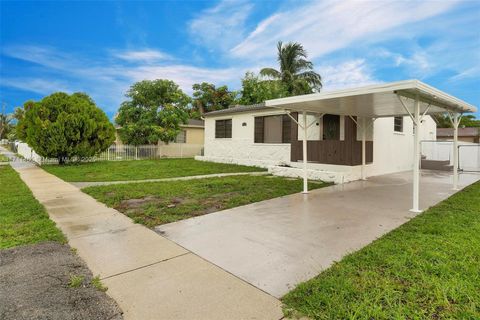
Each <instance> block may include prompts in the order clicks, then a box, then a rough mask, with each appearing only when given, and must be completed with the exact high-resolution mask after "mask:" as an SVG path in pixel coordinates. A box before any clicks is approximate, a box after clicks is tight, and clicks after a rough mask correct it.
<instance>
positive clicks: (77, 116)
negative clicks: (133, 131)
mask: <svg viewBox="0 0 480 320" xmlns="http://www.w3.org/2000/svg"><path fill="white" fill-rule="evenodd" d="M18 114H21V112H18ZM17 131H18V133H19V137H21V138H22V139H23V140H25V141H26V142H27V143H28V144H29V145H30V147H32V149H33V150H35V152H36V153H38V154H39V155H40V156H42V157H47V158H57V159H58V162H59V163H60V164H64V163H65V162H66V161H67V160H69V159H74V158H85V157H92V156H94V155H96V154H98V153H100V152H102V151H104V150H106V149H107V148H108V147H109V146H110V145H111V144H112V142H113V140H114V139H115V129H114V127H113V125H112V123H111V122H110V121H109V120H108V118H107V116H106V115H105V113H104V112H103V111H102V110H101V109H99V108H98V107H97V106H96V105H95V103H94V101H93V100H92V99H91V98H90V97H89V96H88V95H86V94H85V93H74V94H72V95H68V94H66V93H63V92H57V93H54V94H51V95H49V96H47V97H45V98H43V99H42V100H40V101H38V102H34V101H29V102H26V103H25V106H24V113H23V115H21V116H20V120H19V122H18V130H17Z"/></svg>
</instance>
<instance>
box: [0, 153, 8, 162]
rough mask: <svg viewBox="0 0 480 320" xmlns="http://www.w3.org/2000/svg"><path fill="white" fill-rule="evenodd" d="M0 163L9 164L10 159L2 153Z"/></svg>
mask: <svg viewBox="0 0 480 320" xmlns="http://www.w3.org/2000/svg"><path fill="white" fill-rule="evenodd" d="M0 162H8V157H7V156H6V155H3V154H1V153H0Z"/></svg>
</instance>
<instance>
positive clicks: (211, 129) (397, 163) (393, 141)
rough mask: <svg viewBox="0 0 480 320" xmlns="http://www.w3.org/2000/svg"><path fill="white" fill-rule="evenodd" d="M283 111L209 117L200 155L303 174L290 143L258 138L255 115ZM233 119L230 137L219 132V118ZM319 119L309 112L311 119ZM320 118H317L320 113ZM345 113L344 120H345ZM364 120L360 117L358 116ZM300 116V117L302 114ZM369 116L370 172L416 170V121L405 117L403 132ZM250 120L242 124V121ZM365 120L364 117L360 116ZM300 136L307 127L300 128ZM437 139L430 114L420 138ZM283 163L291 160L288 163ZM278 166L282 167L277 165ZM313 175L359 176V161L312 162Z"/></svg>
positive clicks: (315, 129) (314, 130) (312, 136)
mask: <svg viewBox="0 0 480 320" xmlns="http://www.w3.org/2000/svg"><path fill="white" fill-rule="evenodd" d="M274 114H283V112H282V111H275V110H268V111H262V112H244V113H236V114H230V115H224V116H218V117H207V118H206V119H205V152H204V156H203V157H196V158H197V159H199V160H205V161H213V162H222V163H235V164H243V165H254V166H259V167H266V168H269V171H270V172H271V173H273V174H275V175H281V176H288V177H300V176H302V172H303V171H302V170H301V168H302V162H290V144H268V143H254V118H255V116H266V115H274ZM220 119H232V138H231V139H216V138H215V120H220ZM314 119H315V117H314V116H310V115H309V116H308V117H307V124H310V123H311V122H312V121H313V120H314ZM317 120H318V119H317ZM343 120H344V117H341V123H344V121H343ZM359 120H360V121H361V119H359ZM300 121H301V117H300ZM371 122H372V120H371V119H369V120H368V121H366V123H367V126H368V125H370V126H368V129H367V134H366V136H367V140H369V141H371V140H373V163H371V164H367V166H366V172H367V176H376V175H382V174H388V173H393V172H401V171H407V170H412V167H413V122H412V120H411V119H410V117H408V116H406V117H404V120H403V132H402V133H397V132H394V125H393V122H394V119H393V117H392V118H379V119H377V120H375V121H374V122H373V125H371ZM244 123H245V124H246V125H245V126H243V125H242V124H244ZM359 123H361V122H359ZM320 132H322V121H319V125H318V126H317V125H316V124H313V125H312V126H311V127H310V128H309V130H308V132H307V135H308V139H309V140H320V139H322V135H321V134H320ZM298 137H299V139H302V138H303V130H302V129H301V128H299V130H298ZM340 138H341V139H343V138H344V126H343V125H342V126H341V127H340ZM435 139H436V123H435V121H434V120H433V119H432V118H431V117H430V116H426V117H425V118H424V121H423V123H422V126H421V127H420V140H435ZM357 140H361V130H360V129H359V128H357ZM283 165H289V166H290V167H285V166H283ZM279 166H280V167H279ZM308 169H309V178H310V179H320V180H324V181H331V182H335V183H344V182H348V181H354V180H358V179H360V177H361V166H343V165H330V164H319V163H309V164H308Z"/></svg>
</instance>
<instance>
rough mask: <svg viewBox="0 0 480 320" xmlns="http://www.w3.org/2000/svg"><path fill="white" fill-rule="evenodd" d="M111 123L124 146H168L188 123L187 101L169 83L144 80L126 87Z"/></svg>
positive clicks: (188, 101)
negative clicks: (114, 123) (154, 144)
mask: <svg viewBox="0 0 480 320" xmlns="http://www.w3.org/2000/svg"><path fill="white" fill-rule="evenodd" d="M126 96H127V97H128V98H130V99H129V100H127V101H125V102H123V103H122V104H121V106H120V109H119V111H118V114H117V116H116V117H115V122H116V123H117V124H118V125H119V126H120V129H119V134H120V138H121V139H122V141H123V142H124V143H127V144H133V145H141V144H152V143H157V142H158V141H159V140H161V141H163V142H165V143H168V142H170V141H173V140H174V139H175V137H176V136H177V135H178V133H179V132H180V125H181V124H183V123H186V122H187V120H188V106H189V103H190V98H189V97H188V96H187V95H186V94H185V93H183V91H182V90H181V89H180V88H179V87H178V85H177V84H175V82H173V81H170V80H163V79H159V80H152V81H150V80H144V81H140V82H137V83H135V84H134V85H132V86H131V87H130V89H129V90H128V92H127V94H126Z"/></svg>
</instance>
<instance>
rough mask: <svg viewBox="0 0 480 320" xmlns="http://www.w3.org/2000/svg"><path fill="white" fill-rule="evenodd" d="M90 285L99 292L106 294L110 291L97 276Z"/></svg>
mask: <svg viewBox="0 0 480 320" xmlns="http://www.w3.org/2000/svg"><path fill="white" fill-rule="evenodd" d="M90 284H91V285H92V286H93V287H94V288H95V289H97V290H98V291H102V292H105V291H107V290H108V287H107V286H105V285H104V284H103V283H102V280H100V276H96V277H94V278H92V280H91V281H90Z"/></svg>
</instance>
